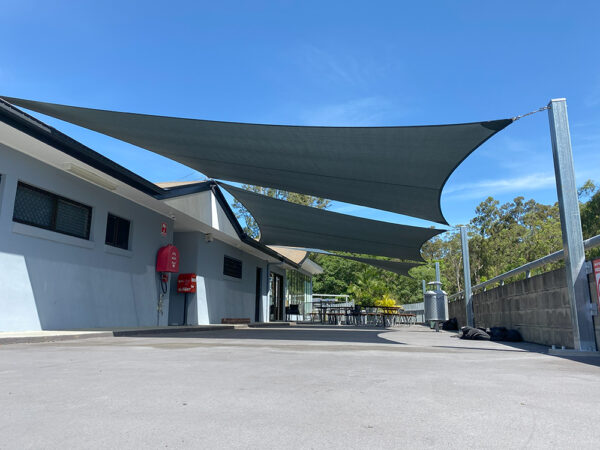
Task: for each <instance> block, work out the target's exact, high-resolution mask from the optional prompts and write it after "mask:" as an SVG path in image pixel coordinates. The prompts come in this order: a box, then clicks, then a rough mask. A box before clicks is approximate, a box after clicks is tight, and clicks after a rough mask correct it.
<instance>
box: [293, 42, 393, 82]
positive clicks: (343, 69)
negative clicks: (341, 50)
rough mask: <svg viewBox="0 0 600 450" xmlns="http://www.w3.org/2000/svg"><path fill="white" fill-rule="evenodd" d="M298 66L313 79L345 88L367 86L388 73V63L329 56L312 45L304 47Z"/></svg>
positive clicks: (337, 55)
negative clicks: (341, 85)
mask: <svg viewBox="0 0 600 450" xmlns="http://www.w3.org/2000/svg"><path fill="white" fill-rule="evenodd" d="M300 55H301V59H300V65H301V67H302V69H303V70H305V71H307V72H308V73H310V74H311V75H312V76H313V77H315V79H318V80H326V81H328V82H333V83H336V84H343V85H345V86H354V87H357V86H369V85H371V84H373V83H374V82H376V80H378V79H380V78H381V77H383V76H385V75H386V74H387V73H389V72H390V70H391V68H392V66H391V64H390V63H386V64H381V63H380V62H376V61H375V60H372V59H368V58H361V59H357V58H356V57H355V56H353V55H350V54H331V53H328V52H326V51H324V50H323V49H321V48H318V47H316V46H314V45H304V46H302V48H301V51H300Z"/></svg>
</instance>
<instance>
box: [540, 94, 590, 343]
mask: <svg viewBox="0 0 600 450" xmlns="http://www.w3.org/2000/svg"><path fill="white" fill-rule="evenodd" d="M548 106H549V107H550V108H549V110H548V116H549V119H550V137H551V139H552V156H553V158H554V173H555V176H556V191H557V193H558V206H559V209H560V223H561V228H562V240H563V248H564V252H565V270H566V271H567V295H568V296H569V303H570V305H571V319H572V322H573V340H574V348H575V349H576V350H584V351H595V350H596V340H595V336H594V324H593V321H592V309H591V306H592V305H591V302H590V291H589V286H588V278H587V272H586V268H585V264H584V263H585V250H584V248H583V234H582V232H581V217H580V216H579V200H578V198H577V187H576V184H575V170H574V168H573V152H572V150H571V135H570V133H569V119H568V117H567V102H566V100H565V99H564V98H559V99H553V100H551V101H550V103H549V104H548Z"/></svg>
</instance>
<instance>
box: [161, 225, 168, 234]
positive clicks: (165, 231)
mask: <svg viewBox="0 0 600 450" xmlns="http://www.w3.org/2000/svg"><path fill="white" fill-rule="evenodd" d="M160 234H161V235H162V236H166V235H167V224H166V223H164V222H163V223H162V225H161V226H160Z"/></svg>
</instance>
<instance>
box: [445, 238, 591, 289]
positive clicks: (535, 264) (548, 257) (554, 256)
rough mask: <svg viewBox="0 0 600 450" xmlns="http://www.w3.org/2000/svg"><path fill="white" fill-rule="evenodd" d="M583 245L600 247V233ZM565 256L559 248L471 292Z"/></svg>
mask: <svg viewBox="0 0 600 450" xmlns="http://www.w3.org/2000/svg"><path fill="white" fill-rule="evenodd" d="M583 247H584V248H585V249H586V250H589V249H591V248H596V247H600V234H599V235H597V236H594V237H591V238H589V239H586V240H584V241H583ZM564 257H565V251H564V250H559V251H557V252H554V253H550V254H549V255H546V256H544V257H542V258H540V259H536V260H535V261H531V262H529V263H527V264H523V265H522V266H520V267H517V268H516V269H512V270H509V271H508V272H505V273H503V274H501V275H498V276H496V277H494V278H490V279H489V280H487V281H484V282H483V283H479V284H477V285H475V286H473V287H471V292H475V291H476V290H479V289H483V288H485V287H486V286H489V285H490V284H494V283H501V284H503V283H502V282H503V281H504V280H506V279H507V278H511V277H514V276H515V275H519V274H520V273H523V272H525V273H526V274H527V275H526V276H527V278H529V277H530V276H531V271H532V270H533V269H537V268H538V267H542V266H545V265H546V264H550V263H553V262H556V261H560V260H561V259H564ZM464 294H465V291H460V292H457V293H456V294H452V295H450V296H448V300H454V299H456V298H460V297H464Z"/></svg>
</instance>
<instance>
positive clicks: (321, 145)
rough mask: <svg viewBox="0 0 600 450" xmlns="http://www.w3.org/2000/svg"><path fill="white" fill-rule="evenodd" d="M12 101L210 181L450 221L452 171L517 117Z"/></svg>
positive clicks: (10, 100) (11, 99)
mask: <svg viewBox="0 0 600 450" xmlns="http://www.w3.org/2000/svg"><path fill="white" fill-rule="evenodd" d="M3 98H4V99H5V100H6V101H8V102H10V103H12V104H14V105H18V106H21V107H23V108H27V109H30V110H32V111H36V112H39V113H42V114H46V115H48V116H52V117H55V118H57V119H61V120H64V121H67V122H70V123H73V124H76V125H80V126H82V127H85V128H88V129H90V130H94V131H97V132H100V133H104V134H106V135H108V136H112V137H114V138H117V139H120V140H122V141H125V142H129V143H130V144H133V145H137V146H139V147H142V148H145V149H147V150H150V151H153V152H155V153H158V154H160V155H163V156H165V157H167V158H170V159H173V160H175V161H178V162H180V163H182V164H185V165H187V166H189V167H191V168H193V169H196V170H198V171H200V172H202V173H203V174H205V175H206V176H208V177H211V178H218V179H224V180H231V181H237V182H241V183H248V184H254V185H258V186H268V187H274V188H278V189H284V190H288V191H292V192H299V193H303V194H311V195H315V196H319V197H324V198H328V199H333V200H339V201H343V202H348V203H354V204H357V205H363V206H368V207H372V208H378V209H384V210H387V211H393V212H396V213H400V214H406V215H409V216H414V217H420V218H422V219H427V220H432V221H435V222H441V223H447V222H446V220H445V219H444V216H443V214H442V211H441V205H440V196H441V192H442V188H443V187H444V184H445V183H446V180H447V179H448V177H449V176H450V174H451V173H452V172H453V171H454V169H455V168H456V167H457V166H458V165H459V164H460V163H461V162H462V161H463V160H464V159H465V158H466V157H467V156H468V155H469V154H470V153H471V152H472V151H473V150H475V149H476V148H477V147H479V146H480V145H481V144H482V143H484V142H485V141H486V140H487V139H489V138H490V137H492V136H493V135H494V134H495V133H497V132H498V131H500V130H502V129H503V128H505V127H506V126H507V125H509V124H510V123H511V122H512V119H503V120H494V121H488V122H473V123H464V124H454V125H432V126H407V127H313V126H287V125H257V124H248V123H234V122H215V121H208V120H195V119H181V118H174V117H163V116H151V115H144V114H132V113H123V112H115V111H105V110H98V109H89V108H79V107H74V106H66V105H59V104H54V103H44V102H37V101H32V100H24V99H19V98H12V97H3Z"/></svg>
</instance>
